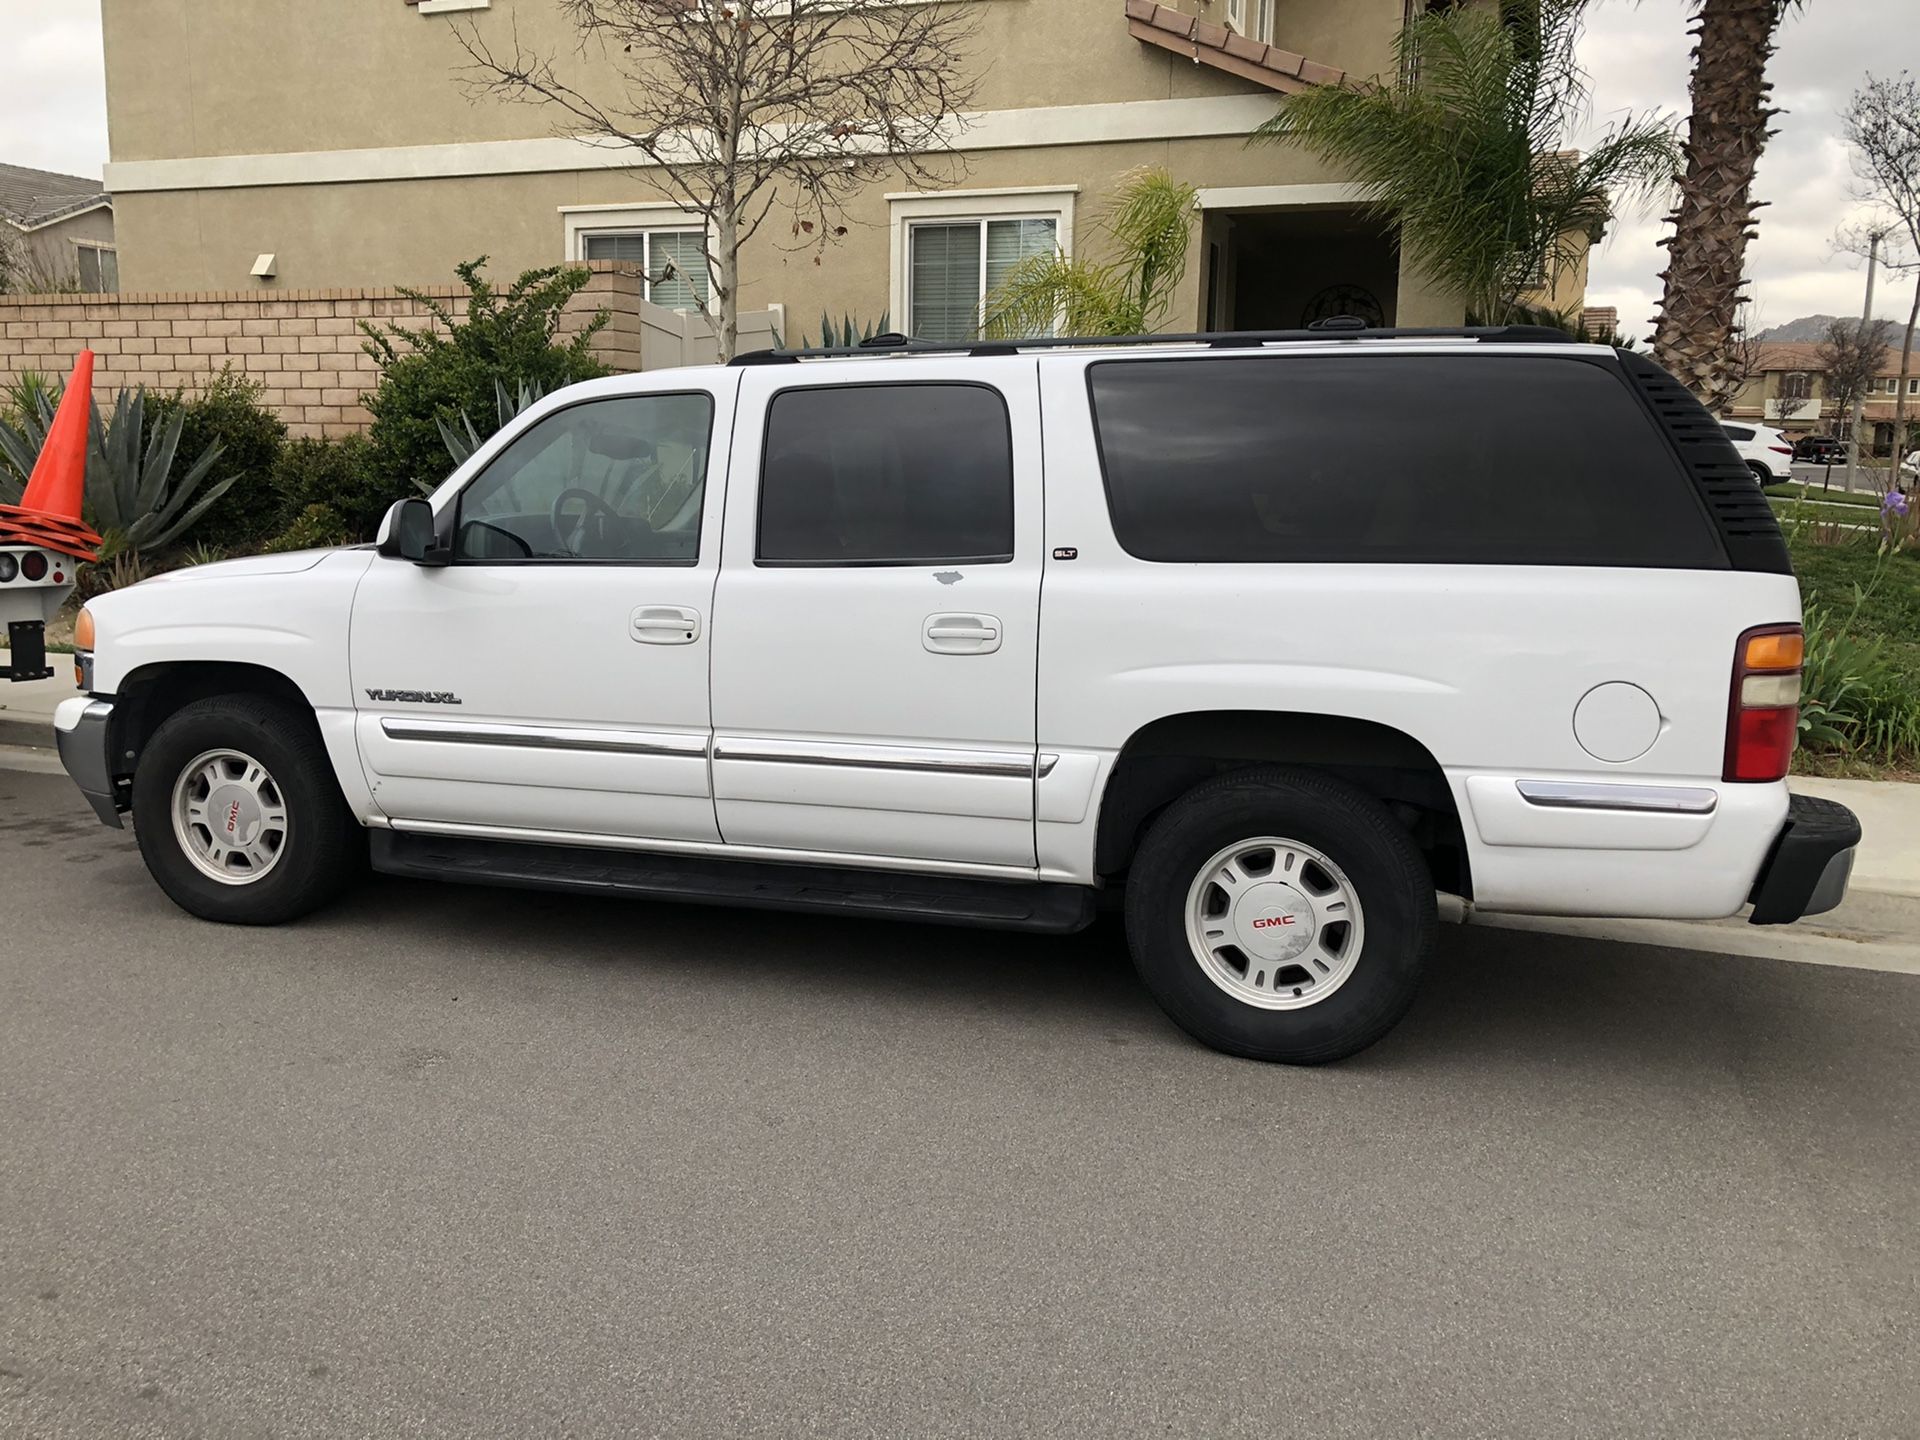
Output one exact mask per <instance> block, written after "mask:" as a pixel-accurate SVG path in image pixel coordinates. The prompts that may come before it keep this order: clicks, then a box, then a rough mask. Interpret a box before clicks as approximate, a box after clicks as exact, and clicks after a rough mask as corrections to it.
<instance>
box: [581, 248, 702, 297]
mask: <svg viewBox="0 0 1920 1440" xmlns="http://www.w3.org/2000/svg"><path fill="white" fill-rule="evenodd" d="M581 257H582V258H583V259H587V260H619V261H623V262H625V263H627V264H630V265H637V266H639V267H640V269H641V272H642V273H643V274H644V275H645V276H646V285H647V299H649V300H651V301H652V302H653V303H654V304H655V305H661V306H664V307H666V308H667V309H669V310H704V309H706V308H707V301H708V299H709V297H710V296H711V295H712V293H713V285H712V281H711V279H710V277H709V276H708V273H707V239H706V236H705V235H703V234H702V233H701V232H700V231H698V230H628V231H601V232H598V233H594V234H588V235H583V236H582V237H581Z"/></svg>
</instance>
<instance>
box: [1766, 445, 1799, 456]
mask: <svg viewBox="0 0 1920 1440" xmlns="http://www.w3.org/2000/svg"><path fill="white" fill-rule="evenodd" d="M1767 448H1768V449H1769V450H1771V451H1772V452H1773V453H1774V454H1776V455H1791V454H1793V447H1792V446H1791V445H1769V446H1768V447H1767Z"/></svg>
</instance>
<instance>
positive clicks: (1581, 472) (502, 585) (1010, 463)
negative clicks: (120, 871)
mask: <svg viewBox="0 0 1920 1440" xmlns="http://www.w3.org/2000/svg"><path fill="white" fill-rule="evenodd" d="M888 344H889V346H890V347H891V348H888V349H877V350H872V351H868V352H864V353H846V352H838V353H833V354H829V355H825V356H820V357H811V358H800V357H795V356H790V355H786V356H782V355H774V356H752V357H748V358H747V360H745V361H743V362H740V363H736V364H734V365H732V366H729V367H710V368H704V369H686V370H673V371H660V372H654V373H649V374H643V375H626V376H621V377H618V378H615V379H608V380H598V381H593V382H590V383H588V384H584V385H577V386H574V387H572V388H570V389H567V390H565V391H562V392H560V393H558V394H555V395H552V396H549V397H548V398H547V399H546V400H544V401H543V402H541V403H540V404H539V405H537V406H535V407H534V408H533V409H532V410H530V411H528V412H527V413H526V414H525V415H523V416H521V417H520V418H519V419H518V420H516V421H515V422H514V423H513V424H512V425H510V426H509V427H508V428H507V429H506V430H505V431H503V432H502V433H501V434H499V435H497V436H495V437H494V438H493V439H492V440H490V441H489V442H488V443H487V444H486V445H484V446H483V447H482V448H481V449H480V450H479V451H478V452H477V453H476V454H475V455H474V456H473V457H472V458H471V459H470V460H469V461H468V462H467V463H466V464H464V465H462V466H461V467H460V469H459V470H458V471H457V472H456V473H455V474H454V476H453V477H452V478H451V479H450V480H448V481H447V482H446V484H445V485H443V486H442V487H441V488H440V489H439V490H438V491H437V492H436V493H435V494H434V495H433V497H432V499H431V501H427V500H418V499H415V500H405V501H402V502H400V503H399V504H397V505H396V506H395V507H394V509H393V511H392V512H391V514H390V515H389V516H388V517H387V521H386V524H385V526H384V527H383V530H382V533H381V536H380V539H379V543H378V545H377V546H363V547H359V548H354V549H345V550H333V551H312V552H308V553H305V554H293V555H272V556H264V557H260V558H257V559H247V560H236V561H230V562H227V563H224V564H216V565H207V566H201V567H197V568H194V569H190V570H185V571H180V572H177V573H175V574H171V575H167V576H163V577H161V578H160V579H158V580H154V581H149V582H147V583H145V584H142V585H139V586H137V587H134V588H133V589H131V590H126V591H121V592H118V593H115V594H111V595H108V596H105V597H104V598H101V599H98V600H95V601H94V602H93V603H92V604H91V605H90V606H89V607H88V610H87V612H86V614H85V617H84V618H83V621H82V624H81V627H80V636H79V643H80V647H81V650H82V652H83V653H82V654H81V655H80V657H79V665H78V668H79V671H80V673H81V676H82V684H83V686H84V688H85V690H86V691H87V692H88V693H86V694H84V695H81V696H78V697H76V698H74V699H72V700H69V701H67V702H65V703H64V704H63V705H62V707H61V708H60V712H59V716H58V720H57V727H58V730H59V734H60V750H61V755H62V757H63V759H64V761H65V763H66V766H67V768H68V770H69V771H70V772H71V774H72V775H73V777H74V779H75V780H76V781H77V782H78V783H79V785H80V788H81V789H82V790H83V791H84V792H85V793H86V795H87V797H88V799H89V800H90V801H91V802H92V804H93V806H94V808H95V810H96V811H97V812H98V814H99V815H100V817H101V818H102V819H103V820H104V821H106V822H107V823H108V824H112V825H118V824H120V823H121V819H120V817H121V815H122V813H123V812H125V811H127V810H128V809H129V808H131V810H132V813H133V819H134V826H135V830H136V833H137V836H138V840H139V844H140V848H141V851H142V853H143V855H144V856H145V858H146V861H147V864H148V866H149V868H150V869H151V871H152V873H153V875H154V878H155V879H156V880H157V881H158V882H159V884H160V885H161V887H162V888H163V889H164V890H165V891H166V892H167V894H168V895H170V896H171V897H172V898H173V899H174V900H175V901H177V902H178V903H179V904H180V905H182V906H184V907H185V908H186V909H188V910H190V911H192V912H193V913H194V914H196V915H201V916H205V917H207V918H209V919H213V920H221V921H229V922H237V923H244V924H254V923H272V922H276V921H282V920H288V919H291V918H293V917H295V916H297V915H300V914H303V913H305V912H307V911H310V910H312V909H314V908H315V907H317V906H319V905H321V904H323V903H325V902H326V901H327V900H329V899H331V898H332V897H333V896H334V895H335V894H337V893H338V892H339V891H340V889H341V887H342V886H344V885H346V884H347V883H349V881H350V880H351V878H352V877H353V875H354V874H355V873H356V872H357V870H358V869H359V868H360V866H361V864H362V863H363V862H364V860H365V859H366V857H367V854H368V852H369V850H370V851H371V856H372V863H373V865H374V867H375V868H376V869H379V870H383V871H387V872H391V873H395V874H401V875H411V876H437V877H442V878H446V879H451V880H464V881H470V882H475V883H484V884H490V885H524V886H535V887H545V888H551V889H556V890H576V891H581V892H585V893H590V894H608V893H616V892H627V893H631V894H634V895H640V896H647V897H652V898H656V899H671V900H697V901H711V902H715V903H720V904H732V905H750V906H765V907H787V908H793V909H804V910H824V911H832V912H836V913H844V914H867V915H882V916H892V917H896V918H899V917H905V918H913V919H922V920H933V921H942V922H950V923H955V924H963V925H978V926H987V927H1014V928H1026V929H1031V930H1050V931H1069V930H1073V929H1076V928H1078V927H1080V926H1083V925H1086V924H1087V923H1088V922H1089V921H1090V920H1091V919H1092V918H1093V916H1094V914H1095V911H1096V909H1097V908H1098V907H1099V906H1100V905H1101V903H1102V902H1103V901H1104V900H1108V899H1111V900H1113V901H1114V902H1115V903H1116V905H1117V906H1118V908H1121V909H1123V911H1124V914H1125V921H1126V928H1127V935H1128V940H1129V944H1130V946H1131V949H1132V953H1133V956H1134V959H1135V962H1136V964H1137V966H1138V969H1139V972H1140V975H1141V976H1142V978H1143V979H1144V981H1145V983H1146V985H1147V987H1148V988H1149V989H1150V990H1151V992H1152V993H1153V994H1154V996H1155V997H1156V998H1157V999H1158V1000H1159V1001H1160V1003H1161V1004H1162V1005H1163V1006H1164V1007H1165V1008H1166V1010H1167V1012H1168V1013H1169V1014H1170V1015H1171V1016H1172V1017H1173V1018H1174V1019H1175V1020H1176V1021H1177V1022H1179V1024H1181V1025H1182V1026H1184V1027H1185V1028H1186V1029H1187V1030H1188V1031H1190V1032H1191V1033H1192V1034H1193V1035H1195V1036H1197V1037H1199V1038H1200V1039H1201V1040H1203V1041H1205V1042H1206V1043H1208V1044H1210V1045H1214V1046H1217V1047H1219V1048H1221V1049H1223V1050H1227V1051H1231V1052H1233V1053H1236V1054H1240V1055H1248V1056H1255V1057H1260V1058H1266V1059H1277V1060H1287V1061H1300V1062H1311V1061H1322V1060H1329V1059H1333V1058H1336V1057H1339V1056H1343V1055H1346V1054H1349V1053H1351V1052H1353V1051H1355V1050H1357V1049H1360V1048H1361V1047H1363V1046H1365V1045H1367V1044H1369V1043H1371V1042H1372V1041H1374V1040H1376V1039H1378V1038H1379V1037H1380V1036H1381V1035H1383V1034H1384V1033H1385V1032H1386V1031H1387V1030H1388V1029H1389V1028H1390V1027H1391V1026H1392V1025H1393V1024H1394V1022H1395V1021H1396V1020H1397V1019H1398V1018H1399V1017H1400V1016H1401V1014H1402V1013H1403V1012H1404V1011H1405V1010H1406V1008H1407V1006H1408V1004H1409V1002H1410V1001H1411V999H1412V996H1413V993H1414V986H1415V983H1416V981H1417V980H1418V978H1419V976H1420V973H1421V970H1422V969H1423V967H1424V966H1425V965H1426V963H1427V960H1428V956H1429V954H1430V952H1431V950H1432V948H1433V944H1434V935H1435V923H1436V913H1437V905H1436V894H1437V893H1440V892H1445V893H1451V894H1454V895H1458V896H1461V897H1464V898H1465V899H1466V900H1467V901H1468V902H1469V903H1471V904H1473V905H1476V906H1479V907H1481V908H1483V909H1486V910H1498V911H1521V912H1533V913H1550V914H1562V915H1599V916H1608V915H1611V916H1679V917H1706V916H1724V915H1729V914H1732V913H1734V912H1736V911H1738V910H1740V909H1741V907H1742V906H1744V905H1746V904H1747V903H1749V902H1752V904H1753V906H1754V909H1753V917H1752V918H1753V919H1754V921H1755V922H1756V923H1778V922H1785V921H1791V920H1794V919H1796V918H1798V917H1799V916H1802V915H1805V914H1810V913H1813V912H1816V911H1821V910H1825V909H1829V908H1831V907H1832V906H1833V905H1835V904H1837V903H1838V902H1839V900H1840V898H1841V895H1842V893H1843V891H1844V889H1845V885H1846V881H1847V876H1848V873H1849V867H1850V864H1851V860H1852V853H1853V846H1854V845H1855V843H1856V842H1857V840H1858V836H1859V827H1858V825H1857V823H1856V822H1855V821H1854V818H1853V816H1852V815H1851V814H1850V813H1848V812H1847V811H1846V810H1844V809H1843V808H1841V807H1839V806H1836V805H1832V804H1829V803H1824V802H1820V801H1816V800H1812V799H1808V798H1805V797H1800V796H1794V795H1790V794H1789V793H1788V788H1787V785H1786V783H1785V776H1786V774H1787V767H1788V759H1789V755H1790V753H1791V751H1792V749H1793V744H1794V736H1795V727H1796V715H1797V711H1796V708H1795V707H1796V703H1797V701H1798V698H1799V684H1800V661H1801V634H1800V596H1799V592H1798V590H1797V588H1796V586H1795V583H1794V578H1793V575H1792V572H1791V570H1790V567H1789V565H1788V561H1787V552H1786V549H1785V546H1784V544H1783V542H1782V540H1781V536H1780V532H1779V530H1778V529H1777V527H1776V526H1775V524H1774V521H1773V516H1772V513H1771V511H1770V509H1769V507H1768V505H1767V503H1766V501H1765V500H1764V499H1763V498H1762V497H1761V496H1760V495H1759V493H1758V492H1757V491H1756V490H1755V488H1754V486H1753V484H1752V482H1751V480H1750V479H1749V478H1748V477H1747V475H1746V473H1745V470H1744V468H1743V465H1742V462H1741V460H1740V458H1739V456H1738V455H1737V454H1736V453H1735V452H1734V450H1733V448H1732V446H1731V445H1730V444H1729V443H1728V441H1727V438H1726V436H1725V435H1724V434H1723V433H1722V431H1721V430H1720V428H1719V426H1718V425H1717V424H1716V423H1715V422H1714V421H1713V419H1712V418H1711V417H1710V416H1709V415H1708V414H1707V413H1706V412H1705V411H1704V410H1703V409H1701V407H1700V406H1699V405H1698V404H1697V403H1695V401H1694V400H1693V399H1692V398H1691V397H1690V396H1689V395H1688V394H1687V393H1686V391H1685V390H1683V389H1682V388H1681V387H1680V386H1679V385H1678V384H1676V383H1675V382H1674V381H1673V380H1672V379H1671V378H1669V377H1668V376H1667V374H1666V373H1665V372H1664V371H1662V370H1660V369H1658V368H1657V367H1655V366H1654V365H1653V364H1651V363H1650V362H1649V361H1647V360H1646V359H1644V358H1642V357H1640V356H1637V355H1633V354H1622V353H1619V352H1616V351H1614V350H1613V349H1611V348H1609V347H1605V346H1585V345H1575V344H1570V343H1564V342H1557V341H1556V340H1555V338H1554V337H1553V332H1539V331H1532V330H1495V331H1459V332H1451V333H1436V332H1408V333H1400V332H1392V331H1380V332H1359V333H1353V334H1345V333H1342V334H1336V335H1328V334H1324V333H1300V334H1296V335H1292V336H1282V337H1273V336H1259V337H1247V336H1238V337H1236V336H1213V337H1202V338H1199V339H1195V340H1186V341H1181V340H1156V341H1152V342H1129V343H1126V344H1101V343H1097V342H1094V343H1084V342H1083V343H1060V342H1041V343H1036V344H1032V345H1019V346H1016V345H1011V344H982V345H980V346H977V347H975V348H973V349H972V350H968V349H967V348H965V347H948V348H939V347H928V348H925V349H912V350H910V349H909V348H908V347H907V345H906V343H905V342H899V341H897V340H896V339H892V338H890V339H889V341H888ZM1413 437H1418V444H1417V449H1418V452H1419V454H1420V455H1421V457H1422V463H1421V464H1420V465H1418V466H1409V465H1407V464H1406V463H1405V459H1406V455H1407V453H1408V452H1409V449H1410V448H1412V440H1413ZM554 943H555V944H556V945H560V944H564V943H565V940H564V931H557V932H556V933H555V941H554ZM288 963H289V964H293V963H298V959H297V952H296V951H295V950H293V949H290V950H289V953H288ZM724 973H725V972H724V970H722V969H716V971H715V982H714V983H715V984H722V983H724V978H723V977H724Z"/></svg>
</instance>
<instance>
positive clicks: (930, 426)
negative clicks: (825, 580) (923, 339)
mask: <svg viewBox="0 0 1920 1440" xmlns="http://www.w3.org/2000/svg"><path fill="white" fill-rule="evenodd" d="M757 554H758V558H759V561H760V563H761V564H763V565H919V564H951V563H955V562H958V561H962V560H965V561H969V562H971V563H973V564H981V563H991V562H993V561H997V560H1011V559H1012V558H1013V436H1012V430H1011V426H1010V423H1009V421H1008V418H1007V406H1006V402H1005V401H1004V400H1003V399H1001V397H1000V393H999V392H998V391H997V390H993V389H991V388H989V387H987V386H985V385H962V384H953V385H945V384H912V385H833V386H819V387H814V388H808V389H797V390H783V391H781V392H780V394H778V395H776V396H774V398H773V403H772V405H771V406H769V407H768V411H767V447H766V461H765V464H764V466H763V468H762V470H761V475H760V540H759V549H758V551H757Z"/></svg>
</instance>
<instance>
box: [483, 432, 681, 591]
mask: <svg viewBox="0 0 1920 1440" xmlns="http://www.w3.org/2000/svg"><path fill="white" fill-rule="evenodd" d="M712 429H713V400H712V398H711V397H710V396H708V395H705V394H692V395H631V396H621V397H619V398H617V399H610V400H589V401H587V402H585V403H584V404H580V405H570V406H568V407H567V408H566V409H564V410H557V411H555V412H554V413H553V414H551V415H548V416H547V417H546V418H545V419H543V420H540V421H538V422H536V423H535V424H534V425H533V426H532V427H531V428H530V429H528V430H527V431H525V432H524V433H523V434H521V435H520V436H519V437H517V438H516V439H515V440H514V441H513V442H512V443H511V444H509V445H508V446H507V448H506V449H504V450H502V451H501V452H500V454H498V455H497V456H495V457H494V459H493V461H492V463H491V464H489V465H488V466H487V468H486V469H485V470H484V471H482V472H481V473H480V475H479V476H478V477H477V478H476V479H475V480H474V481H473V483H472V484H470V485H468V486H467V487H466V489H465V490H464V491H462V492H461V495H460V501H459V513H458V519H457V521H456V524H455V527H454V556H455V558H456V559H459V560H469V561H494V562H499V561H506V562H512V561H526V560H601V561H608V560H612V561H621V560H624V561H628V562H632V563H652V564H676V563H677V564H685V565H691V564H693V563H694V562H695V561H696V560H698V559H699V557H700V510H701V502H702V499H703V498H704V496H705V494H706V480H707V449H708V442H709V437H710V435H711V432H712Z"/></svg>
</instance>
